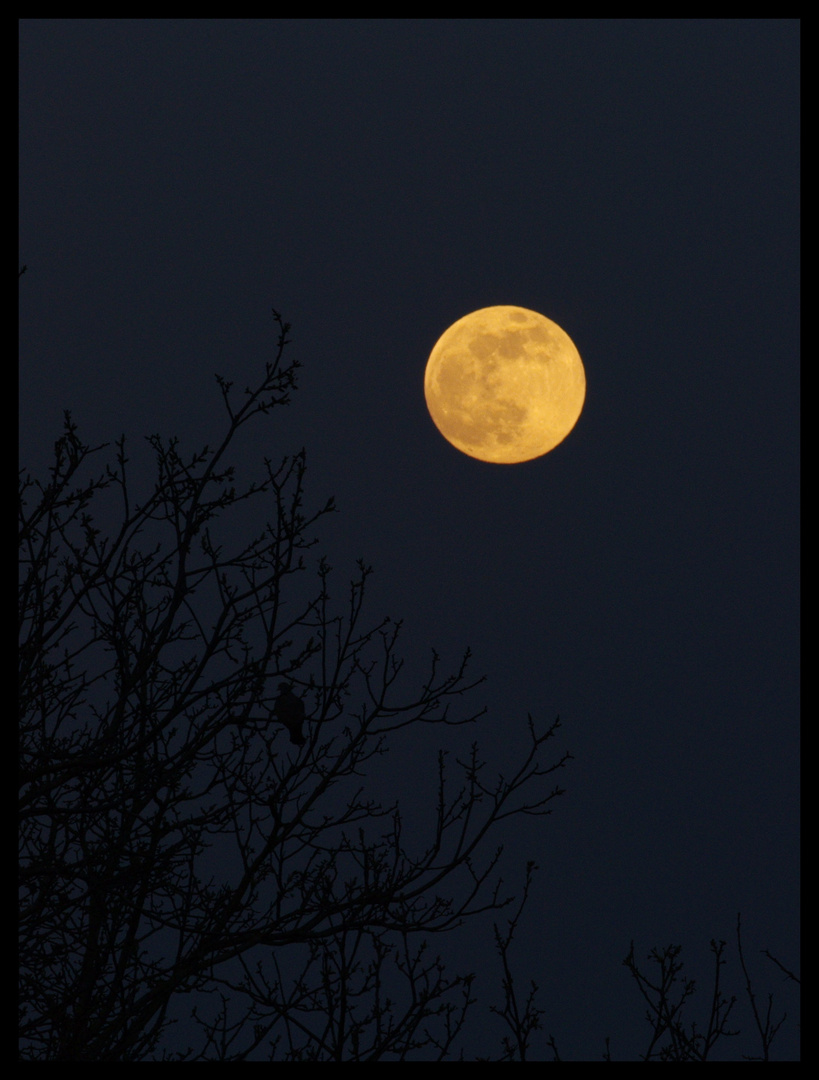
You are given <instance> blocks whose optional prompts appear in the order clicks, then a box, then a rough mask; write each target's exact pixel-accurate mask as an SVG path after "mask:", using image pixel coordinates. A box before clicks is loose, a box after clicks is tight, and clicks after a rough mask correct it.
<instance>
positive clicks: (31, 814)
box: [19, 312, 569, 1061]
mask: <svg viewBox="0 0 819 1080" xmlns="http://www.w3.org/2000/svg"><path fill="white" fill-rule="evenodd" d="M274 316H275V319H276V323H277V326H278V330H279V334H278V343H277V348H276V352H275V355H274V359H273V360H272V361H271V362H269V363H267V364H266V365H265V372H264V377H263V378H262V379H261V380H260V382H259V384H258V385H257V386H256V387H255V388H250V387H248V388H247V389H246V390H245V392H244V394H243V395H242V397H241V399H240V400H239V401H237V400H236V399H235V398H234V396H233V394H232V392H231V390H232V387H231V384H230V383H229V382H227V381H226V380H225V379H223V378H221V377H220V376H217V381H218V384H219V388H220V391H221V395H222V400H223V403H224V407H225V411H226V425H225V430H224V431H223V433H222V435H221V436H220V438H219V440H218V442H217V443H216V445H215V446H214V447H209V446H205V447H204V448H203V449H202V450H201V451H199V452H198V453H194V454H192V455H189V456H187V457H185V456H184V455H183V453H182V450H181V448H180V447H179V444H178V442H177V440H175V439H171V440H170V441H165V440H163V439H161V438H160V437H159V436H152V437H151V438H150V440H149V442H150V445H151V447H152V449H153V453H154V456H155V462H156V474H155V478H154V480H153V482H152V486H151V490H150V491H148V492H147V493H146V494H145V496H144V497H141V498H140V497H139V494H138V492H135V489H134V484H133V482H132V479H131V476H130V472H129V469H128V465H129V458H128V456H127V454H126V444H125V438H124V437H123V438H121V439H120V440H119V441H118V442H117V451H116V457H115V461H114V462H113V463H111V462H106V463H105V464H104V467H103V468H102V469H101V470H100V471H98V472H94V473H93V474H92V473H90V472H89V470H95V469H96V465H95V463H96V462H97V461H98V460H99V455H100V454H101V453H102V451H103V450H104V447H103V446H95V447H91V446H89V445H86V444H84V443H83V442H82V441H81V440H80V438H79V436H78V433H77V428H76V425H75V424H74V422H73V421H72V419H71V416H70V414H68V413H67V414H66V417H65V429H64V433H63V435H62V437H61V438H60V439H59V440H58V441H57V443H56V445H55V453H54V460H53V464H52V466H51V469H50V475H49V476H48V478H47V479H46V480H45V481H40V480H37V479H35V478H32V477H31V476H30V475H29V474H27V473H25V472H21V475H20V516H19V539H20V559H21V562H20V567H21V569H20V579H19V631H20V649H19V711H20V746H19V750H20V763H21V765H20V785H21V786H20V844H21V858H20V911H21V915H20V965H21V995H20V1034H21V1044H20V1045H21V1051H20V1052H21V1056H22V1057H23V1058H25V1059H29V1060H61V1061H77V1060H85V1061H130V1060H147V1059H162V1058H165V1059H173V1060H205V1059H216V1060H243V1059H248V1058H253V1057H256V1058H259V1057H262V1058H263V1057H269V1058H279V1059H289V1060H336V1061H339V1060H365V1059H366V1060H397V1059H401V1058H407V1057H412V1056H416V1057H418V1056H420V1057H424V1058H427V1059H434V1058H444V1057H447V1056H450V1055H452V1054H454V1053H456V1052H457V1042H458V1038H459V1035H460V1033H461V1032H462V1030H463V1025H464V1023H465V1018H466V1016H467V1014H468V1012H469V1010H470V1008H471V1007H472V1005H473V1004H474V1003H475V996H474V994H473V992H472V986H473V975H472V973H469V972H467V973H460V974H451V973H449V972H448V970H447V968H446V967H445V965H444V963H443V961H442V960H441V958H440V957H439V956H438V955H437V953H436V952H435V951H433V950H430V948H429V945H428V943H427V941H428V938H429V937H430V936H431V935H433V934H442V933H446V932H447V931H448V930H451V929H453V928H455V927H457V926H459V925H460V924H462V923H463V922H464V921H465V920H470V919H473V918H475V917H476V916H478V915H480V914H481V913H485V912H488V911H492V910H496V909H500V908H503V907H504V906H505V905H506V904H507V903H510V902H512V897H511V896H510V895H509V894H508V892H507V891H506V890H504V889H503V887H502V884H501V882H500V880H499V859H500V855H501V849H500V848H496V847H495V846H494V841H493V837H495V836H497V834H498V826H500V825H501V824H502V823H503V822H509V821H510V819H514V818H516V817H517V816H519V815H526V816H527V817H529V816H532V815H535V816H536V815H545V814H548V813H549V812H550V809H551V805H550V804H551V802H552V800H553V799H555V798H556V797H557V796H558V795H560V794H561V789H560V788H559V787H558V786H556V784H555V783H554V779H555V778H554V775H553V774H555V773H556V772H557V771H558V770H559V769H561V768H562V767H563V766H564V765H565V764H566V762H567V760H568V758H569V755H568V754H567V753H564V754H562V755H561V756H559V757H558V758H557V760H556V761H553V762H552V763H551V764H545V763H543V761H542V759H541V754H542V751H543V749H544V746H545V744H546V743H547V741H548V740H550V739H551V738H553V737H554V736H555V734H556V732H557V729H558V726H559V721H557V720H556V721H555V722H554V723H552V724H551V725H549V726H547V727H546V729H545V730H542V731H539V730H538V729H537V728H536V726H535V724H534V723H533V721H532V719H531V717H530V718H529V722H528V749H527V750H526V752H525V753H524V754H523V757H522V759H521V760H520V761H519V762H518V764H517V766H516V767H515V768H514V769H513V771H512V773H511V775H509V776H508V777H494V776H491V777H490V776H489V775H487V769H486V765H485V763H484V761H483V760H482V757H481V754H480V752H479V750H478V748H477V746H476V745H473V747H472V751H471V753H470V754H469V755H468V756H466V757H461V758H458V759H457V760H456V762H455V764H454V766H453V765H452V764H451V763H450V760H449V759H448V757H447V755H446V753H445V752H444V751H441V752H440V753H439V755H438V764H437V769H438V773H437V792H438V794H437V806H436V809H435V820H434V824H433V826H432V828H431V831H430V833H429V834H428V835H427V836H425V837H423V838H420V837H418V836H417V835H415V834H414V835H413V837H409V836H408V835H407V830H405V826H404V822H403V818H402V814H401V810H400V808H399V807H398V806H397V805H385V804H384V803H382V802H381V801H379V800H377V799H374V798H372V797H370V796H369V795H368V794H367V790H368V789H367V769H368V767H371V766H372V765H373V764H375V763H377V762H378V761H379V759H381V758H382V757H383V756H384V755H386V754H387V753H388V751H389V749H390V744H391V740H392V739H393V738H395V737H396V733H397V732H399V730H401V729H406V728H410V727H415V726H418V725H429V726H430V727H431V728H432V729H442V728H444V727H446V726H449V725H461V724H468V723H470V722H473V721H474V720H475V719H476V718H477V717H478V716H480V712H475V711H474V710H472V711H470V710H464V708H463V706H462V701H463V697H464V695H465V694H466V693H467V691H469V690H472V689H473V688H474V687H476V686H477V685H478V683H479V682H481V681H482V680H480V679H472V678H470V676H469V674H468V661H469V653H468V651H467V653H466V654H465V655H464V657H463V658H462V660H461V661H460V663H459V664H457V665H456V666H455V669H454V670H453V671H451V672H450V673H444V672H443V671H442V665H441V661H440V658H439V657H438V655H437V654H436V653H435V652H433V653H432V656H431V661H430V664H429V669H428V671H427V673H426V675H425V676H423V677H419V678H418V682H417V684H416V689H415V690H414V691H411V692H410V691H407V689H406V678H405V673H402V660H401V657H400V655H399V651H398V649H399V636H400V629H401V627H400V624H399V623H394V622H391V621H390V620H389V619H384V620H383V621H380V622H375V623H368V622H367V621H366V619H365V615H364V601H365V595H366V588H367V581H368V578H369V575H370V572H371V571H370V568H369V567H367V566H366V565H365V564H364V563H360V564H359V567H358V573H357V575H356V576H355V578H354V580H353V581H352V582H351V583H350V585H349V588H348V590H347V595H346V601H345V603H344V604H343V605H341V606H340V605H339V602H338V600H337V598H336V596H335V595H334V587H333V585H332V582H333V578H332V575H331V571H330V568H329V566H328V564H327V562H326V561H325V560H318V563H317V566H316V567H315V573H316V576H315V578H312V580H313V581H314V583H315V584H314V585H310V584H309V582H310V580H311V578H310V565H309V563H310V558H311V556H310V553H311V550H312V549H313V547H314V545H315V543H316V540H315V537H314V535H313V530H314V527H315V526H316V525H317V523H318V522H320V521H321V520H322V518H324V516H325V515H328V514H330V513H332V512H333V510H334V507H333V503H332V500H330V501H328V502H327V503H326V504H325V505H324V506H323V507H321V508H319V509H316V510H307V509H306V507H305V495H304V482H305V468H306V464H305V454H304V452H303V451H301V452H299V453H297V454H295V455H293V456H287V457H284V458H283V459H282V460H281V461H280V463H278V464H274V463H273V462H272V461H270V460H265V462H264V475H263V477H262V479H261V480H259V481H258V482H255V483H250V484H249V485H247V486H245V487H244V488H242V489H239V488H237V486H236V481H235V475H234V469H233V467H232V466H231V465H230V464H228V454H229V451H230V449H231V446H232V443H233V440H234V438H235V436H236V434H237V432H238V431H239V430H240V429H241V428H242V427H243V426H244V425H246V424H248V423H249V422H250V421H252V420H253V419H254V418H256V417H260V416H265V415H267V414H269V413H271V411H274V410H276V409H278V408H281V407H283V406H285V405H286V404H287V403H288V402H289V400H290V395H291V393H292V391H293V389H294V387H295V378H296V372H297V369H298V366H299V365H298V362H297V361H295V360H291V359H290V358H289V353H288V352H287V345H288V331H289V326H288V325H287V324H286V323H284V322H283V321H282V319H281V317H280V316H279V315H278V313H276V312H274ZM137 486H138V485H137ZM249 500H256V501H262V500H264V501H265V505H266V507H267V524H266V527H265V528H264V529H263V531H262V532H261V533H260V535H258V536H256V537H255V538H253V539H250V540H249V541H247V542H243V543H240V544H235V543H233V544H231V543H230V541H229V539H226V537H231V536H235V535H236V530H235V528H234V529H230V528H228V527H227V525H226V524H225V523H226V520H228V519H230V514H231V512H232V511H235V510H236V508H237V507H238V506H239V505H240V504H242V503H245V502H247V501H249ZM228 524H229V522H228ZM399 676H400V678H399ZM282 683H285V684H286V686H287V689H286V690H282V689H281V684H282ZM291 687H292V688H295V689H296V690H297V691H298V694H296V693H293V692H292V691H291V689H290V688H291ZM277 690H278V691H279V697H278V699H275V697H274V694H275V692H276V691H277ZM294 701H295V702H297V704H294ZM305 703H307V705H308V709H307V712H305V710H304V705H305ZM456 712H457V714H456ZM307 713H309V717H308V715H307ZM271 719H272V720H274V721H275V720H278V721H279V722H278V723H276V722H273V723H270V722H269V720H271ZM258 720H262V721H264V722H262V723H258V722H257V721H258ZM287 735H289V739H288V738H287ZM530 874H531V868H530V870H529V871H528V872H527V884H526V887H525V890H524V897H525V895H526V891H528V881H529V876H530ZM519 917H520V910H519V909H518V911H517V915H516V916H515V918H514V925H517V919H518V918H519ZM510 933H511V931H510ZM509 940H511V937H509ZM504 942H505V943H506V946H508V943H509V941H508V940H506V938H505V937H504V936H503V935H501V936H499V938H498V943H499V945H500V946H503V945H504ZM503 955H504V957H505V953H504V954H503ZM504 962H505V961H504ZM510 1000H513V999H509V997H508V994H507V1005H506V1007H505V1010H504V1009H501V1010H500V1014H501V1015H502V1016H504V1017H506V1019H507V1023H509V1020H508V1017H507V1013H508V1010H509V1008H510ZM514 1016H515V1019H514V1021H513V1027H512V1030H513V1035H514V1042H509V1043H508V1044H507V1047H506V1050H507V1054H506V1056H516V1057H525V1054H526V1046H527V1042H528V1038H529V1034H530V1033H531V1031H532V1030H534V1027H533V1019H534V1020H535V1021H536V1019H537V1016H536V1012H533V1006H532V1005H531V1002H530V1003H529V1005H528V1006H527V1007H525V1008H524V1010H523V1012H522V1014H521V1013H518V1012H515V1013H514ZM535 1026H536V1025H535Z"/></svg>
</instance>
